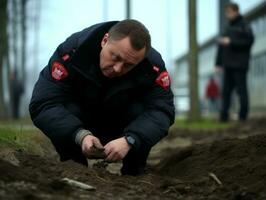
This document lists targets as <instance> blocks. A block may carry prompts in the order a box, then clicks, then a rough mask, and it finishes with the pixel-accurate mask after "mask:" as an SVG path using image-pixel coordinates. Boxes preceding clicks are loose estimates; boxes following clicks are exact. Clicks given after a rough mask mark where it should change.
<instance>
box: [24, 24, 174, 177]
mask: <svg viewBox="0 0 266 200" xmlns="http://www.w3.org/2000/svg"><path fill="white" fill-rule="evenodd" d="M29 110H30V114H31V118H32V120H33V123H34V124H35V125H36V126H37V127H38V128H39V129H40V130H41V131H42V132H43V133H44V134H45V135H47V136H48V137H49V138H50V140H51V141H52V143H53V145H54V146H55V148H56V150H57V152H58V153H59V155H60V159H61V161H65V160H69V159H72V160H74V161H76V162H79V163H81V164H85V165H86V164H87V160H86V159H87V158H95V157H96V158H104V159H105V160H106V161H109V162H117V161H121V160H122V161H123V167H122V169H121V173H122V174H123V175H139V174H142V173H144V168H145V165H146V160H147V157H148V154H149V152H150V149H151V147H152V146H153V145H155V144H156V143H157V142H158V141H159V140H161V139H162V138H163V137H164V136H165V135H166V134H167V132H168V129H169V127H170V125H171V124H172V123H173V121H174V116H175V114H174V105H173V94H172V91H171V89H170V79H169V75H168V73H167V71H166V69H165V66H164V61H163V60H162V58H161V56H160V54H159V53H158V52H157V51H156V50H155V49H153V48H152V47H151V38H150V34H149V31H148V30H147V29H146V27H145V26H144V25H143V24H142V23H140V22H138V21H136V20H124V21H120V22H117V21H113V22H105V23H101V24H96V25H93V26H91V27H89V28H86V29H84V30H83V31H80V32H77V33H74V34H73V35H71V36H70V37H69V38H67V39H66V41H65V42H63V43H62V44H60V45H59V46H58V48H57V49H56V51H55V52H54V54H53V55H52V57H51V58H50V60H49V63H48V65H47V66H46V67H45V68H44V69H43V70H42V71H41V73H40V76H39V79H38V81H37V83H36V85H35V87H34V90H33V94H32V99H31V103H30V106H29Z"/></svg>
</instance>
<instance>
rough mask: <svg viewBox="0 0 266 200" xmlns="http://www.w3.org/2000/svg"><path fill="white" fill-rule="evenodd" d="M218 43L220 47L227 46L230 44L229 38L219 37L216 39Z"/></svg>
mask: <svg viewBox="0 0 266 200" xmlns="http://www.w3.org/2000/svg"><path fill="white" fill-rule="evenodd" d="M218 43H219V44H220V45H222V46H228V45H229V44H230V43H231V40H230V38H229V37H220V38H218Z"/></svg>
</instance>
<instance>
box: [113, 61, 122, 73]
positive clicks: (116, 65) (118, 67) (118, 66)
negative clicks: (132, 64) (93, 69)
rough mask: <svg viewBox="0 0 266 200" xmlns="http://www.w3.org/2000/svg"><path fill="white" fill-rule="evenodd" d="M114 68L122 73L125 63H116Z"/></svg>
mask: <svg viewBox="0 0 266 200" xmlns="http://www.w3.org/2000/svg"><path fill="white" fill-rule="evenodd" d="M113 69H114V72H116V73H121V72H122V70H123V63H122V62H119V63H116V64H115V65H114V67H113Z"/></svg>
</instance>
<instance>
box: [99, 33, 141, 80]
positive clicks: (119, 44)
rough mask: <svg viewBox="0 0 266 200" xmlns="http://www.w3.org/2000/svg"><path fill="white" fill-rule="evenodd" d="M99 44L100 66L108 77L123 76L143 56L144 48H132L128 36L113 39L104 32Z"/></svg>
mask: <svg viewBox="0 0 266 200" xmlns="http://www.w3.org/2000/svg"><path fill="white" fill-rule="evenodd" d="M101 46H102V50H101V53H100V68H101V71H102V73H103V75H104V76H106V77H108V78H115V77H119V76H123V75H124V74H126V73H128V72H129V71H130V70H132V69H133V68H134V67H135V66H136V65H137V64H138V63H139V62H141V61H142V60H143V59H144V57H145V48H143V49H141V50H134V49H133V48H132V46H131V44H130V40H129V37H126V38H124V39H121V40H118V41H113V40H111V39H110V38H109V35H108V34H105V36H104V37H103V40H102V43H101Z"/></svg>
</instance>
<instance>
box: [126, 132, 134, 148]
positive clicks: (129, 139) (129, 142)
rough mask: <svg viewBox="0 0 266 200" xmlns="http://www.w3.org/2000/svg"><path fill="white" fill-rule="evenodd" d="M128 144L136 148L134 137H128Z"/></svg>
mask: <svg viewBox="0 0 266 200" xmlns="http://www.w3.org/2000/svg"><path fill="white" fill-rule="evenodd" d="M126 140H127V143H128V144H130V145H131V146H132V147H134V146H135V144H136V140H135V138H133V137H132V136H130V135H128V136H126Z"/></svg>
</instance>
